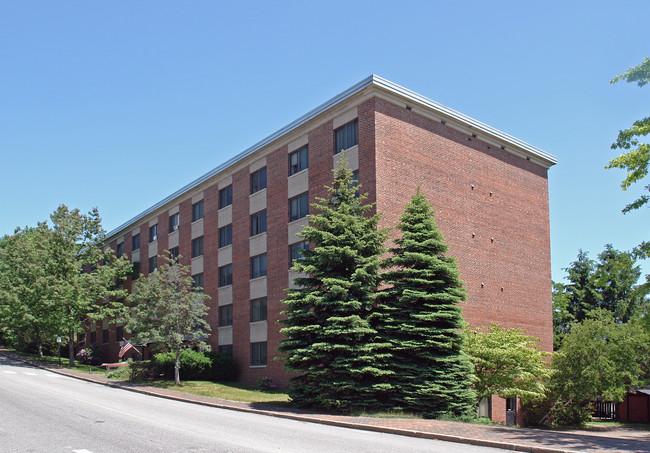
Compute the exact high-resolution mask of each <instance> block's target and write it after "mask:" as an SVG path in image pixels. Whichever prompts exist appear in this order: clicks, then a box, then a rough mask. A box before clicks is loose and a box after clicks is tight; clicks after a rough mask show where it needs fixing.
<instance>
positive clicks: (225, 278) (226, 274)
mask: <svg viewBox="0 0 650 453" xmlns="http://www.w3.org/2000/svg"><path fill="white" fill-rule="evenodd" d="M228 285H232V264H228V265H227V266H223V267H220V268H219V287H221V286H228Z"/></svg>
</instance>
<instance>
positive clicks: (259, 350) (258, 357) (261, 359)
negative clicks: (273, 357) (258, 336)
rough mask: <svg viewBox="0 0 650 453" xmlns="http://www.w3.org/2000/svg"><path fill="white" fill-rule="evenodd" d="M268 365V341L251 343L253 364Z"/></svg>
mask: <svg viewBox="0 0 650 453" xmlns="http://www.w3.org/2000/svg"><path fill="white" fill-rule="evenodd" d="M265 365H266V341H260V342H259V343H251V366H265Z"/></svg>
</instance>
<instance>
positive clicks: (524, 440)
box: [1, 351, 650, 453]
mask: <svg viewBox="0 0 650 453" xmlns="http://www.w3.org/2000/svg"><path fill="white" fill-rule="evenodd" d="M1 353H2V354H6V355H8V356H10V357H12V358H14V359H17V360H21V361H23V362H26V363H29V364H31V365H33V366H37V367H39V368H44V369H47V370H49V371H52V372H54V373H59V374H62V375H66V376H71V377H75V378H78V379H83V380H85V381H89V382H95V383H98V384H103V385H108V386H111V387H116V388H121V389H124V390H129V391H134V392H139V393H144V394H148V395H152V396H158V397H162V398H169V399H175V400H179V401H185V402H189V403H194V404H202V405H207V406H213V407H219V408H224V409H231V410H239V411H246V412H253V413H258V414H263V415H268V416H273V417H283V418H290V419H294V420H300V421H305V422H313V423H322V424H328V425H334V426H342V427H347V428H354V429H364V430H370V431H378V432H385V433H392V434H400V435H406V436H413V437H421V438H429V439H437V440H446V441H451V442H462V443H467V444H473V445H482V446H490V447H497V448H503V449H506V450H513V451H527V452H539V453H544V452H548V453H551V452H569V451H571V452H623V451H624V452H650V431H646V430H642V429H634V428H603V429H601V430H594V431H581V430H572V431H548V430H533V429H519V428H510V427H505V426H491V425H477V424H471V423H458V422H447V421H439V420H421V419H405V418H376V417H348V416H339V415H328V414H322V413H315V412H309V411H303V410H300V409H293V408H284V407H278V406H272V405H270V404H262V403H241V402H236V401H228V400H221V399H218V398H209V397H202V396H196V395H190V394H187V393H182V392H179V391H176V390H169V389H159V388H156V387H150V386H147V385H142V384H133V383H130V382H119V381H113V380H110V379H107V378H105V377H100V376H99V375H93V374H88V373H83V372H80V371H77V370H68V369H65V368H58V367H56V366H47V365H45V366H44V365H42V364H41V363H39V362H37V361H33V360H27V359H25V358H23V357H21V356H19V355H18V354H13V353H10V352H7V351H1Z"/></svg>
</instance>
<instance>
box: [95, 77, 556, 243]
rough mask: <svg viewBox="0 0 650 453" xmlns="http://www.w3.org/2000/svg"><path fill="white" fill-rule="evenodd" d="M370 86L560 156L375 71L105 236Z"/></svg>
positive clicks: (527, 148)
mask: <svg viewBox="0 0 650 453" xmlns="http://www.w3.org/2000/svg"><path fill="white" fill-rule="evenodd" d="M370 86H376V87H378V88H382V89H384V90H386V91H388V92H391V93H394V94H397V95H399V96H401V97H403V98H405V99H406V100H408V101H411V102H416V103H418V104H420V105H423V106H425V107H427V108H429V109H431V110H434V111H435V112H437V113H438V114H441V115H442V116H444V117H447V118H450V119H452V120H456V121H458V122H459V123H461V124H464V125H466V126H469V127H471V128H472V129H474V130H477V131H480V132H483V133H485V134H487V135H489V136H491V137H493V138H496V139H498V140H500V141H502V142H505V143H506V144H510V145H513V146H515V147H516V148H518V149H520V150H522V151H524V152H526V153H528V154H530V155H532V156H535V157H537V158H539V159H540V160H542V161H543V162H545V163H546V164H547V165H548V167H550V166H552V165H554V164H556V163H557V158H556V157H555V156H554V155H552V154H549V153H547V152H545V151H542V150H541V149H539V148H537V147H535V146H533V145H530V144H528V143H526V142H524V141H523V140H519V139H518V138H516V137H513V136H512V135H509V134H506V133H505V132H501V131H500V130H498V129H495V128H493V127H491V126H488V125H487V124H485V123H482V122H480V121H478V120H475V119H474V118H471V117H469V116H467V115H464V114H462V113H460V112H458V111H456V110H453V109H451V108H449V107H446V106H444V105H442V104H440V103H438V102H436V101H433V100H431V99H429V98H427V97H425V96H422V95H420V94H418V93H416V92H414V91H412V90H409V89H408V88H404V87H403V86H401V85H398V84H396V83H394V82H391V81H390V80H387V79H384V78H383V77H380V76H378V75H376V74H372V75H370V76H368V77H366V78H365V79H363V80H362V81H360V82H359V83H356V84H355V85H353V86H351V87H350V88H348V89H347V90H345V91H343V92H341V93H339V94H337V95H336V96H334V97H333V98H331V99H330V100H328V101H326V102H324V103H322V104H321V105H319V106H318V107H316V108H315V109H313V110H311V111H309V112H308V113H306V114H304V115H303V116H301V117H300V118H298V119H296V120H295V121H292V122H291V123H289V124H287V125H286V126H284V127H283V128H282V129H279V130H278V131H276V132H274V133H273V134H271V135H269V136H268V137H266V138H264V139H262V140H260V141H259V142H257V143H255V144H254V145H253V146H251V147H249V148H247V149H245V150H244V151H242V152H241V153H239V154H237V155H236V156H235V157H233V158H231V159H229V160H227V161H226V162H224V163H223V164H221V165H219V166H217V167H215V168H213V169H212V170H210V171H209V172H207V173H206V174H204V175H203V176H201V177H199V178H197V179H195V180H194V181H192V182H190V183H189V184H187V185H185V186H183V187H181V188H180V189H179V190H177V191H176V192H174V193H173V194H171V195H169V196H168V197H166V198H164V199H163V200H161V201H159V202H158V203H156V204H154V205H153V206H151V207H149V208H148V209H146V210H144V211H142V212H141V213H140V214H138V215H136V216H135V217H133V218H132V219H130V220H128V221H127V222H124V223H123V224H122V225H120V226H118V227H117V228H115V229H113V230H112V231H110V232H109V233H108V234H107V235H106V239H111V238H113V237H115V236H117V235H118V233H120V232H122V231H123V230H126V229H127V228H128V227H129V226H131V225H133V224H135V223H136V222H138V221H140V220H142V219H144V218H145V217H147V216H149V215H150V214H152V213H153V212H155V211H156V210H158V209H160V208H161V207H163V206H164V205H166V204H167V203H169V202H170V201H172V200H174V199H175V198H178V197H179V196H181V195H183V194H184V193H186V192H189V191H191V190H192V189H194V188H196V187H198V186H199V185H201V184H202V183H204V182H205V181H207V180H209V179H210V178H212V177H213V176H215V175H217V174H219V173H221V172H222V171H224V170H225V169H227V168H228V167H230V166H232V165H234V164H236V163H237V162H239V161H241V160H243V159H245V158H246V157H248V156H250V155H251V154H254V153H255V152H257V151H259V150H260V149H262V148H264V147H265V146H266V145H268V144H270V143H272V142H274V141H275V140H277V139H279V138H280V137H282V136H284V135H286V134H289V133H290V132H292V131H293V130H295V129H297V128H299V127H300V126H302V125H303V124H305V123H307V122H308V121H310V120H312V119H313V118H315V117H317V116H318V115H320V114H321V113H323V112H325V111H327V110H328V109H330V108H331V107H333V106H335V105H337V104H339V103H341V102H343V101H345V100H346V99H349V98H351V97H352V96H354V95H356V94H358V93H359V92H361V91H363V90H364V89H366V88H368V87H370Z"/></svg>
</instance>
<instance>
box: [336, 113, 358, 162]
mask: <svg viewBox="0 0 650 453" xmlns="http://www.w3.org/2000/svg"><path fill="white" fill-rule="evenodd" d="M357 123H358V121H357V120H354V121H352V122H351V123H348V124H346V125H345V126H342V127H339V128H338V129H337V130H335V131H334V154H338V153H340V152H341V151H342V150H344V149H348V148H352V147H353V146H354V145H357V144H358V143H359V140H358V139H359V137H358V134H357Z"/></svg>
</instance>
